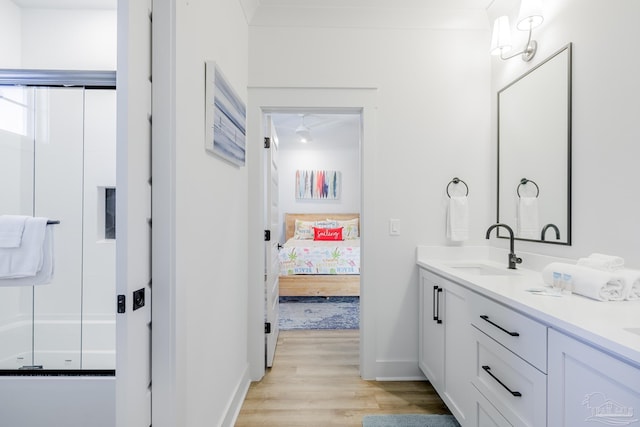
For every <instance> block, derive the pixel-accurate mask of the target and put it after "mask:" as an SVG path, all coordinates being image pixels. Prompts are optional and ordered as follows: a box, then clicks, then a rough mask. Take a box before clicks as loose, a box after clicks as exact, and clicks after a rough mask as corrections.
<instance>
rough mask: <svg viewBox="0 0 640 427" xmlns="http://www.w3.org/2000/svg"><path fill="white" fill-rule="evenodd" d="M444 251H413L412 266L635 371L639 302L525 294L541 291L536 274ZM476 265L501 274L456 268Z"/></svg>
mask: <svg viewBox="0 0 640 427" xmlns="http://www.w3.org/2000/svg"><path fill="white" fill-rule="evenodd" d="M448 249H449V251H445V252H439V251H432V250H428V249H427V247H419V248H418V250H417V258H416V262H417V264H418V266H420V267H422V268H425V269H427V270H429V271H432V272H433V273H436V274H438V275H440V276H442V277H444V278H446V279H449V280H452V281H454V282H457V283H459V284H460V285H462V286H465V287H466V288H468V289H470V290H472V291H474V292H477V293H479V294H482V295H484V296H486V297H488V298H491V299H493V300H495V301H498V302H500V303H502V304H504V305H506V306H508V307H510V308H512V309H514V310H517V311H519V312H521V313H524V314H526V315H528V316H530V317H533V318H535V319H537V320H539V321H540V322H542V323H545V324H546V325H548V326H549V327H552V328H553V329H556V330H559V331H562V332H565V333H568V334H570V335H573V336H575V337H577V338H579V339H581V340H583V341H586V342H589V343H591V344H592V345H594V346H596V347H600V348H602V349H603V350H605V351H607V352H608V353H611V354H615V355H618V356H619V357H621V358H623V359H626V360H627V361H629V362H631V363H633V364H634V365H636V366H639V367H640V301H619V302H602V301H596V300H592V299H589V298H586V297H583V296H581V295H577V294H572V295H562V296H548V295H539V294H536V293H532V292H529V291H527V290H528V289H541V288H544V287H545V286H546V285H545V283H544V282H543V280H542V275H541V274H540V271H536V270H533V269H528V268H520V267H518V269H517V270H508V269H507V262H506V257H504V262H497V261H496V260H495V258H496V257H495V256H493V257H490V256H487V255H488V253H489V252H490V251H491V249H486V248H479V250H470V251H469V250H467V251H466V254H465V253H461V254H456V255H455V256H453V257H450V256H448V254H454V253H455V251H454V250H452V249H455V248H448ZM447 252H448V254H447ZM460 252H464V251H460ZM443 253H445V255H443ZM518 255H520V254H518ZM523 258H525V256H523ZM525 259H526V258H525ZM480 264H481V265H485V266H487V267H489V268H495V269H498V270H504V271H503V274H502V273H501V274H500V275H492V274H486V275H480V274H477V273H474V272H473V271H471V270H472V269H471V268H459V267H460V266H465V265H466V266H473V265H480ZM540 265H541V264H540ZM456 266H457V267H458V268H456Z"/></svg>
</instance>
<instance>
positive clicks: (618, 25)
mask: <svg viewBox="0 0 640 427" xmlns="http://www.w3.org/2000/svg"><path fill="white" fill-rule="evenodd" d="M503 3H504V4H500V6H501V7H502V10H509V8H510V10H512V11H513V10H517V6H518V5H517V2H516V1H511V2H510V3H509V2H506V3H505V2H503ZM544 11H545V12H544V13H545V21H544V23H543V25H542V26H541V27H539V29H536V30H535V31H534V38H535V39H536V40H537V41H538V53H537V54H536V57H535V58H534V60H533V63H532V64H525V63H523V62H522V61H520V60H519V59H513V60H510V61H508V62H503V61H499V60H497V59H493V60H492V82H491V88H492V94H495V93H496V91H497V90H499V89H500V88H502V87H503V86H504V85H505V84H506V83H508V82H510V81H511V80H513V79H515V78H516V77H517V76H519V75H521V74H522V73H524V72H525V71H526V70H528V69H530V68H531V67H532V66H535V65H536V64H537V63H539V62H540V61H542V60H544V59H545V58H546V57H548V56H549V55H551V54H552V53H553V52H555V51H557V50H558V49H560V48H561V47H562V46H564V45H566V44H567V43H569V42H572V43H573V104H572V107H573V109H572V114H573V127H572V131H573V138H572V139H573V141H572V143H573V144H572V161H573V169H572V190H573V194H572V207H573V213H572V225H573V242H572V245H571V246H568V247H565V246H556V245H547V244H540V243H526V242H518V243H516V249H521V250H523V251H524V250H526V251H529V252H538V253H543V254H548V255H555V256H560V257H565V258H574V259H575V258H579V257H582V256H587V255H589V254H590V253H592V252H603V253H609V254H615V255H620V256H623V257H624V258H625V259H626V262H627V264H628V265H630V266H632V267H635V268H640V245H639V244H638V239H637V236H640V221H638V212H639V211H640V198H638V197H637V194H638V189H637V185H638V183H637V180H636V170H637V161H636V160H637V159H638V158H640V145H638V141H639V140H640V128H639V127H638V126H637V121H638V117H640V104H639V103H638V102H637V99H638V96H639V95H640V79H638V73H637V70H638V68H640V58H639V57H638V56H637V55H634V54H633V51H634V49H635V46H636V44H637V41H638V40H639V39H640V27H638V25H636V18H637V17H638V16H640V2H638V1H637V0H618V1H615V2H610V1H607V0H545V1H544ZM489 12H490V15H496V14H498V10H490V11H489ZM492 100H493V95H492ZM491 112H492V117H493V119H492V120H491V123H492V132H491V134H492V141H495V134H496V132H495V126H493V125H494V123H495V122H496V120H495V103H494V105H493V106H492V109H491ZM492 144H493V145H495V143H492ZM493 152H494V153H495V149H494V150H493ZM494 162H495V160H494ZM494 185H495V184H494ZM494 215H495V211H494ZM501 243H502V244H504V242H501ZM496 244H500V243H496ZM525 263H526V259H525Z"/></svg>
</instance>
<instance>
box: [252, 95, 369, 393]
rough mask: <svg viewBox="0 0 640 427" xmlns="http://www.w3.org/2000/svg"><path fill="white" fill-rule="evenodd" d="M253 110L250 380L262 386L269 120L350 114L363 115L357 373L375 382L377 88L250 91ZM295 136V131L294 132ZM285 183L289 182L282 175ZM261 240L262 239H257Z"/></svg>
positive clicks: (361, 129)
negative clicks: (369, 266) (371, 268)
mask: <svg viewBox="0 0 640 427" xmlns="http://www.w3.org/2000/svg"><path fill="white" fill-rule="evenodd" d="M248 93H249V102H248V105H250V108H248V110H247V136H248V141H250V143H248V144H247V158H251V159H256V160H255V161H253V162H252V163H251V164H250V165H249V189H250V190H249V205H248V207H249V212H250V215H249V228H248V233H249V243H250V244H249V292H248V298H249V306H248V308H249V310H248V339H249V364H250V372H249V375H250V378H251V380H252V381H259V380H260V379H262V377H263V376H264V375H265V372H266V368H265V356H266V354H265V328H264V319H265V287H264V271H265V262H266V259H265V255H264V241H263V238H262V237H263V235H264V204H263V196H264V185H265V182H264V169H265V164H264V154H263V151H264V146H263V145H264V144H263V136H264V129H265V115H266V114H273V113H298V114H300V113H301V112H302V113H318V112H320V113H323V112H324V113H351V114H357V115H359V116H360V132H361V134H360V151H359V159H360V160H359V171H358V174H359V175H358V176H359V180H360V181H359V182H360V191H361V196H360V202H359V203H360V204H359V206H358V210H357V211H356V212H359V213H360V230H361V231H362V235H363V237H362V239H361V245H362V253H361V266H360V314H359V318H360V322H359V323H360V325H359V327H360V329H359V330H358V335H359V349H360V351H359V357H360V363H359V369H360V376H361V377H362V378H363V379H373V378H375V377H376V360H375V348H376V339H375V318H374V315H373V312H372V311H373V310H372V309H368V307H369V304H374V293H373V290H367V286H366V261H365V260H366V255H365V249H366V244H365V240H364V236H365V235H366V230H367V221H366V212H367V209H369V210H372V209H373V201H374V198H371V197H369V198H367V197H364V193H363V191H364V189H365V185H366V184H365V183H366V182H367V181H369V182H372V183H373V182H374V181H375V175H374V171H373V170H370V171H368V170H367V169H366V167H365V166H364V165H366V164H367V163H368V162H367V159H369V162H371V160H372V156H374V155H375V153H374V152H373V151H372V150H368V149H367V147H375V138H376V133H375V129H376V109H377V93H378V92H377V89H375V88H293V87H289V88H283V87H274V88H266V87H250V88H249V89H248ZM294 132H295V129H294ZM280 177H281V178H280V181H281V183H284V182H285V178H283V174H280ZM259 239H260V240H259Z"/></svg>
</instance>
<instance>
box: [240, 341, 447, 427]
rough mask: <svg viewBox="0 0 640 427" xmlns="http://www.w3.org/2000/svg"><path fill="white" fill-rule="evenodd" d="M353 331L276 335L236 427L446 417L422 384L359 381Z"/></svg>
mask: <svg viewBox="0 0 640 427" xmlns="http://www.w3.org/2000/svg"><path fill="white" fill-rule="evenodd" d="M358 365H359V331H357V330H324V331H322V330H290V331H281V332H280V338H279V340H278V348H277V351H276V357H275V361H274V366H273V368H272V369H270V370H269V371H268V372H267V374H266V375H265V377H264V378H263V379H262V381H260V382H256V383H253V384H251V387H250V388H249V392H248V394H247V397H246V399H245V401H244V404H243V406H242V409H241V411H240V414H239V416H238V420H237V422H236V427H242V426H274V427H275V426H278V427H285V426H309V427H313V426H318V427H320V426H322V427H325V426H362V417H363V416H364V415H370V414H391V413H394V414H402V413H410V414H418V413H432V414H448V413H449V411H448V409H447V407H446V406H445V405H444V403H443V402H442V400H441V399H440V397H439V396H438V395H437V394H436V392H435V391H434V390H433V388H432V387H431V384H429V383H428V382H427V381H389V382H387V381H384V382H378V381H363V380H362V379H361V378H360V373H359V366H358Z"/></svg>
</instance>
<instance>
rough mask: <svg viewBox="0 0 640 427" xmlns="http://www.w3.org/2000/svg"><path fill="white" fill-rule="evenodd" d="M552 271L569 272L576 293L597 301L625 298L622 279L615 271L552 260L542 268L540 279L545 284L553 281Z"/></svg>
mask: <svg viewBox="0 0 640 427" xmlns="http://www.w3.org/2000/svg"><path fill="white" fill-rule="evenodd" d="M554 272H558V273H562V274H570V275H571V278H572V280H573V286H574V291H573V292H575V293H576V294H580V295H583V296H585V297H588V298H592V299H595V300H599V301H622V300H623V299H624V298H625V291H624V287H625V284H624V279H622V277H621V276H620V275H619V274H617V272H616V273H614V272H608V271H602V270H596V269H593V268H589V267H584V266H581V265H573V264H565V263H560V262H552V263H551V264H549V265H547V266H546V267H545V268H544V269H543V270H542V279H543V280H544V282H545V283H546V284H547V285H551V284H552V283H553V273H554Z"/></svg>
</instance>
